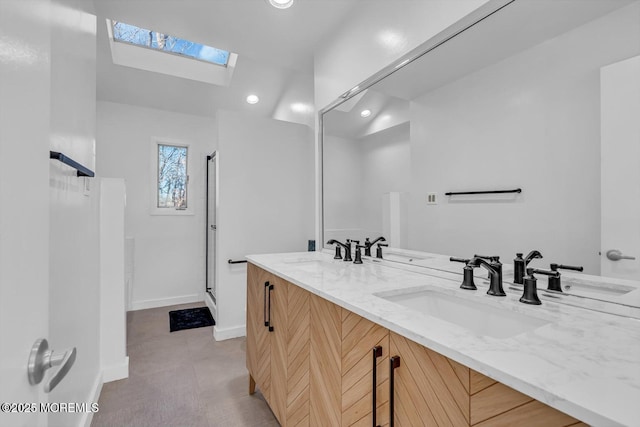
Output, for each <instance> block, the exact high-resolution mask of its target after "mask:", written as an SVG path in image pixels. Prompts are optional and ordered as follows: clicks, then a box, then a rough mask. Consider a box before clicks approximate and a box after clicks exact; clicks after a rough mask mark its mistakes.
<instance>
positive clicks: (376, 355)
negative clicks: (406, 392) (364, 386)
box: [371, 345, 382, 427]
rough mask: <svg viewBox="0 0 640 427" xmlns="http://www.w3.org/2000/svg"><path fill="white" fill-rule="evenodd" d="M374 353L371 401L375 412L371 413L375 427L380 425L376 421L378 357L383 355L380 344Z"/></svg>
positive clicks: (374, 348)
mask: <svg viewBox="0 0 640 427" xmlns="http://www.w3.org/2000/svg"><path fill="white" fill-rule="evenodd" d="M371 353H372V354H373V367H372V368H371V369H372V371H371V376H372V377H373V389H372V393H371V401H372V403H373V412H372V413H371V415H372V418H373V424H372V425H373V427H380V426H379V425H378V423H377V422H376V415H377V414H376V412H377V411H376V409H377V407H376V392H377V388H378V369H377V368H378V357H381V356H382V347H380V346H379V345H377V346H375V347H373V349H372V352H371Z"/></svg>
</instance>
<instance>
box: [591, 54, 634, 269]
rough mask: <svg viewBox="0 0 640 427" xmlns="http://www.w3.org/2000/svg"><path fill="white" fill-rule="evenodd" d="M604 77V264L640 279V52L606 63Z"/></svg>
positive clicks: (602, 119)
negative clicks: (639, 54)
mask: <svg viewBox="0 0 640 427" xmlns="http://www.w3.org/2000/svg"><path fill="white" fill-rule="evenodd" d="M600 80H601V86H600V88H601V89H600V90H601V104H600V105H601V141H602V149H601V154H602V163H601V173H602V175H601V197H602V203H601V206H602V208H601V214H602V217H601V218H602V225H601V226H602V229H601V233H602V236H601V257H600V259H601V261H600V269H601V274H602V275H603V276H607V277H617V278H621V279H633V280H640V119H639V118H640V56H637V57H635V58H631V59H627V60H625V61H621V62H618V63H615V64H612V65H609V66H607V67H604V68H602V70H601V73H600ZM612 251H616V252H612ZM607 255H608V256H607ZM616 258H619V259H617V260H616ZM630 258H635V259H630Z"/></svg>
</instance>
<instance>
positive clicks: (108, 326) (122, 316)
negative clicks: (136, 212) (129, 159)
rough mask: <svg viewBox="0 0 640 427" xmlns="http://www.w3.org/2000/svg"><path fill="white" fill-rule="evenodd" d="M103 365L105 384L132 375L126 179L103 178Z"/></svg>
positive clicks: (101, 302) (101, 249)
mask: <svg viewBox="0 0 640 427" xmlns="http://www.w3.org/2000/svg"><path fill="white" fill-rule="evenodd" d="M99 183H100V366H101V369H102V375H103V380H104V382H109V381H115V380H119V379H122V378H127V377H128V376H129V358H128V357H127V309H126V295H125V267H124V257H125V252H124V251H125V249H124V248H125V244H124V212H125V199H126V193H125V185H124V180H123V179H114V178H100V181H99Z"/></svg>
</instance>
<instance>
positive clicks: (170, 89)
mask: <svg viewBox="0 0 640 427" xmlns="http://www.w3.org/2000/svg"><path fill="white" fill-rule="evenodd" d="M357 1H358V0H296V2H295V3H294V5H293V6H292V7H291V8H289V9H285V10H279V9H276V8H274V7H272V6H270V5H269V4H268V1H267V0H94V5H95V13H96V15H97V17H98V34H97V37H98V42H97V97H98V100H100V101H111V102H119V103H125V104H133V105H140V106H143V107H150V108H159V109H164V110H170V111H176V112H181V113H186V114H194V115H202V116H213V115H214V113H215V111H216V110H217V109H219V108H224V109H234V110H249V111H253V112H255V113H256V114H259V115H262V116H268V117H274V118H277V119H282V120H289V121H293V122H298V123H304V124H312V123H313V108H312V106H313V104H314V103H313V55H314V51H315V50H316V49H317V48H319V47H320V46H322V44H323V42H324V41H325V40H327V39H328V38H329V37H331V35H332V32H333V31H334V30H335V29H336V28H337V27H338V26H339V25H342V23H343V22H344V20H345V19H346V18H347V17H348V15H349V14H350V13H351V11H352V10H353V9H354V8H355V4H356V3H357ZM106 19H114V20H119V21H123V22H126V23H129V24H133V25H136V26H139V27H142V28H148V29H152V30H155V31H159V32H163V33H166V34H171V35H174V36H177V37H181V38H185V39H189V40H193V41H195V42H198V43H202V44H207V45H210V46H214V47H217V48H221V49H225V50H229V51H232V52H235V53H237V54H238V62H237V64H236V69H235V72H234V76H233V79H232V82H231V85H230V86H229V87H221V86H215V85H211V84H207V83H202V82H197V81H192V80H187V79H183V78H178V77H173V76H169V75H164V74H159V73H153V72H148V71H142V70H138V69H133V68H128V67H124V66H120V65H114V64H113V62H112V60H111V52H110V47H109V42H108V35H107V25H106ZM249 93H256V94H257V95H258V96H259V97H260V103H258V104H256V105H253V106H249V105H248V104H246V102H245V98H246V96H247V95H248V94H249Z"/></svg>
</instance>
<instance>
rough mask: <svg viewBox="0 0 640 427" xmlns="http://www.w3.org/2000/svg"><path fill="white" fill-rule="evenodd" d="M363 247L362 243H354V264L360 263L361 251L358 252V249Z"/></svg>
mask: <svg viewBox="0 0 640 427" xmlns="http://www.w3.org/2000/svg"><path fill="white" fill-rule="evenodd" d="M364 247H365V246H364V245H356V259H355V260H353V263H354V264H362V252H360V249H362V248H364Z"/></svg>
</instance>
